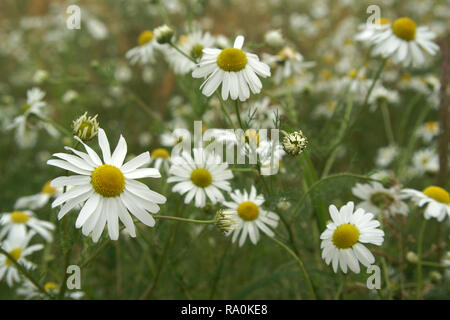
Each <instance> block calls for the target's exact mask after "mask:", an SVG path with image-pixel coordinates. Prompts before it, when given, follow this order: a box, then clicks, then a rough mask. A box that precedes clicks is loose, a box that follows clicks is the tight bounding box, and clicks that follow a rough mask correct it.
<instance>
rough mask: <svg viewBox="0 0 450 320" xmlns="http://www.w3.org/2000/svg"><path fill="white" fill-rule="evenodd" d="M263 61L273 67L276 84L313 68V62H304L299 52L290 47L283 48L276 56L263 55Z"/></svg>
mask: <svg viewBox="0 0 450 320" xmlns="http://www.w3.org/2000/svg"><path fill="white" fill-rule="evenodd" d="M263 60H264V62H266V63H267V64H268V65H270V66H273V67H275V73H274V81H275V83H276V84H280V83H281V81H282V80H283V79H288V78H290V77H293V76H295V75H299V74H301V73H302V72H303V71H304V70H305V69H307V68H310V67H312V66H314V62H306V61H304V59H303V56H302V55H301V54H300V52H298V51H296V50H294V49H293V48H291V47H284V48H283V49H282V50H280V51H279V52H278V53H277V54H276V55H270V54H265V55H264V57H263Z"/></svg>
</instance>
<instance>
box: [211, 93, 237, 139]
mask: <svg viewBox="0 0 450 320" xmlns="http://www.w3.org/2000/svg"><path fill="white" fill-rule="evenodd" d="M216 95H217V98H218V99H219V102H220V108H221V109H222V111H223V113H224V115H225V117H226V118H227V120H228V122H229V124H230V125H231V126H232V127H233V129H234V130H236V129H237V128H236V126H235V125H234V123H233V120H231V116H230V113H229V112H228V111H227V107H226V106H225V102H224V101H223V100H222V97H221V96H220V94H219V92H218V91H217V92H216Z"/></svg>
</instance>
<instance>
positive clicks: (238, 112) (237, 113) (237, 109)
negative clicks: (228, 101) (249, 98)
mask: <svg viewBox="0 0 450 320" xmlns="http://www.w3.org/2000/svg"><path fill="white" fill-rule="evenodd" d="M234 108H235V110H236V116H237V119H238V122H239V126H240V127H241V129H242V130H245V129H244V126H243V125H242V120H241V112H240V111H239V100H237V99H236V100H235V101H234Z"/></svg>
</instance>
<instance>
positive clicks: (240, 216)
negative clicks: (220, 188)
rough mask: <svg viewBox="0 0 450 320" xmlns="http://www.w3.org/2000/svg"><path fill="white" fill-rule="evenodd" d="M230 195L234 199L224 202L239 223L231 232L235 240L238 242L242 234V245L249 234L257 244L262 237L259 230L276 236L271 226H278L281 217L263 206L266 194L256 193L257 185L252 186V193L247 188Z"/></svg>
mask: <svg viewBox="0 0 450 320" xmlns="http://www.w3.org/2000/svg"><path fill="white" fill-rule="evenodd" d="M230 197H231V199H232V200H233V201H224V202H223V204H224V205H225V206H226V207H227V208H228V209H229V210H226V212H227V213H233V214H234V216H235V218H234V220H235V221H237V225H236V226H235V227H234V230H233V231H232V232H231V233H232V234H233V237H232V238H231V240H232V241H233V242H236V240H237V239H238V237H239V234H240V238H239V246H240V247H241V246H242V245H243V244H244V242H245V240H246V239H247V236H248V237H249V238H250V241H251V242H252V243H253V244H257V243H258V241H259V238H260V234H259V230H261V231H262V232H264V233H265V234H267V235H268V236H269V237H273V236H274V233H273V231H272V230H271V229H270V228H269V227H272V228H276V227H277V225H278V220H279V219H280V218H279V217H278V215H277V214H275V213H274V212H270V211H266V210H264V209H263V208H262V205H263V204H264V196H263V195H262V194H259V195H258V194H257V193H256V188H255V186H252V188H251V190H250V194H249V193H247V190H244V192H241V191H240V190H235V191H234V192H232V193H230ZM231 233H230V234H231Z"/></svg>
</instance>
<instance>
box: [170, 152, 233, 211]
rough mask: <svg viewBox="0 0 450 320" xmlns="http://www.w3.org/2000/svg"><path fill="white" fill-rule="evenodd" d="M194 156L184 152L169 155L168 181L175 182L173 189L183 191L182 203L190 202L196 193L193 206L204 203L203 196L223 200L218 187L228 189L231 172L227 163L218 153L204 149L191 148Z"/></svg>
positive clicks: (216, 200)
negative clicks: (170, 163) (170, 159)
mask: <svg viewBox="0 0 450 320" xmlns="http://www.w3.org/2000/svg"><path fill="white" fill-rule="evenodd" d="M193 154H194V158H192V157H191V155H190V154H189V153H187V152H182V153H181V155H180V156H177V157H174V158H172V166H171V167H170V170H169V173H170V175H171V177H169V179H168V180H167V182H169V183H170V182H176V184H175V185H174V186H173V188H172V191H173V192H178V193H180V194H181V195H183V194H186V196H185V198H184V203H186V204H187V203H189V202H191V201H192V199H194V197H195V202H194V204H195V206H196V207H200V208H202V207H204V206H205V204H206V198H208V199H209V200H211V202H212V203H216V202H222V201H223V200H224V197H223V195H222V192H221V191H220V189H222V190H223V191H226V192H230V191H231V187H230V182H229V181H227V180H229V179H231V178H233V173H232V172H231V170H230V169H228V164H227V163H226V162H222V159H221V158H220V157H219V156H218V155H213V154H211V153H209V152H208V151H207V150H205V149H196V148H194V149H193Z"/></svg>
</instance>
